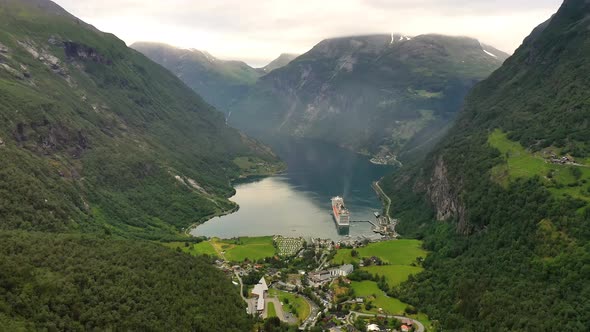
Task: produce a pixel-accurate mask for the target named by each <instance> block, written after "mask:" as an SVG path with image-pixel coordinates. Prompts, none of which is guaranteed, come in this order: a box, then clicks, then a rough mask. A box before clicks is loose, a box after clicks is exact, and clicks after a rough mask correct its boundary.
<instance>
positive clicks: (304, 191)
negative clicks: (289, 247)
mask: <svg viewBox="0 0 590 332" xmlns="http://www.w3.org/2000/svg"><path fill="white" fill-rule="evenodd" d="M273 148H274V150H275V151H276V152H277V153H278V154H279V155H280V157H281V158H282V159H283V160H284V161H286V162H287V165H288V167H289V169H288V171H287V172H286V173H285V174H282V175H279V176H273V177H267V178H262V179H255V180H249V181H247V182H242V183H236V184H234V185H235V187H236V195H235V196H234V197H232V198H231V199H232V200H233V201H235V202H236V203H238V204H239V205H240V210H239V211H238V212H236V213H234V214H230V215H227V216H223V217H218V218H214V219H211V220H209V221H208V222H206V223H204V224H203V225H200V226H199V227H197V228H196V229H194V230H193V231H192V234H193V235H205V236H218V237H222V238H229V237H234V236H259V235H274V234H281V235H286V236H305V237H309V236H313V237H322V238H339V237H342V236H345V235H348V234H350V235H351V236H356V235H360V234H366V235H371V234H373V233H372V232H371V229H370V226H371V225H370V224H369V223H366V222H361V223H352V225H351V226H350V228H347V229H341V230H338V229H337V226H336V224H335V222H334V220H333V218H332V215H331V214H330V213H331V203H330V198H331V197H332V196H336V195H341V196H343V197H344V199H345V202H346V205H347V207H348V209H349V210H350V211H351V220H372V219H373V218H374V217H373V212H374V211H380V210H381V203H380V202H379V199H378V197H377V195H376V194H375V192H374V191H373V188H371V183H372V182H373V181H375V180H377V179H379V178H380V177H382V176H383V175H385V174H386V173H387V172H390V171H391V170H392V168H390V167H384V166H377V165H373V164H371V163H369V162H368V160H367V158H365V157H363V156H360V155H357V154H354V153H352V152H350V151H347V150H344V149H341V148H338V147H334V146H332V145H328V144H324V143H318V142H312V141H309V140H305V141H289V142H286V141H282V142H278V143H277V144H275V145H274V146H273Z"/></svg>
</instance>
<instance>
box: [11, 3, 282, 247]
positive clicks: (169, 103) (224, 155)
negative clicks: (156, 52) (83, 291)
mask: <svg viewBox="0 0 590 332" xmlns="http://www.w3.org/2000/svg"><path fill="white" fill-rule="evenodd" d="M0 5H1V6H0V119H1V120H0V141H1V142H0V165H1V169H0V178H1V179H2V181H0V204H1V208H0V220H2V222H0V229H31V230H43V231H66V230H73V229H85V230H104V231H105V232H114V233H117V234H121V235H125V236H140V237H150V238H160V237H162V236H166V235H167V234H176V233H177V232H178V230H180V229H181V228H184V227H187V226H188V225H190V224H191V223H194V222H196V221H198V220H200V219H201V218H203V217H205V216H208V215H212V214H214V213H217V212H219V211H222V210H227V209H229V208H232V207H233V205H232V203H230V202H229V201H228V200H227V199H226V198H225V197H227V196H229V195H231V194H232V192H233V189H232V188H231V186H230V185H229V178H230V177H237V176H238V175H239V174H240V169H239V167H238V166H237V165H236V164H234V163H233V160H234V159H235V158H238V157H252V158H255V159H257V160H262V161H265V162H266V161H268V162H269V163H272V162H274V161H275V157H274V156H273V155H272V154H271V153H270V152H269V151H267V149H266V148H265V147H263V146H260V145H259V144H257V143H256V142H254V141H252V140H250V139H248V138H247V137H245V136H244V135H242V134H240V133H238V132H237V131H235V130H234V129H231V128H229V127H227V126H226V124H225V118H224V116H223V114H222V113H220V112H217V111H215V110H214V109H213V108H212V107H211V106H209V105H208V104H206V103H205V102H204V101H203V100H202V99H201V98H200V97H198V96H197V95H196V94H194V92H192V91H191V90H190V89H189V88H188V87H186V86H185V85H184V84H183V83H182V82H181V81H180V80H179V79H178V78H176V77H175V76H174V75H172V74H171V73H169V72H168V71H167V70H165V69H164V68H162V67H160V66H159V65H157V64H155V63H153V62H151V61H150V60H148V59H147V58H146V57H144V56H143V55H141V54H139V53H138V52H136V51H134V50H131V49H129V48H127V47H126V46H125V44H124V43H123V42H122V41H120V40H119V39H117V38H116V37H114V36H112V35H109V34H105V33H102V32H100V31H98V30H96V29H94V28H92V27H90V26H88V25H86V24H85V23H82V22H80V21H79V20H78V19H76V18H74V17H73V16H71V15H69V14H68V13H66V12H65V11H64V10H62V9H61V8H60V7H59V6H57V5H55V4H53V3H51V2H50V1H42V0H27V1H17V0H1V1H0Z"/></svg>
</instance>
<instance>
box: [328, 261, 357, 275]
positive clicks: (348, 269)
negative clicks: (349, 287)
mask: <svg viewBox="0 0 590 332" xmlns="http://www.w3.org/2000/svg"><path fill="white" fill-rule="evenodd" d="M328 271H329V272H330V276H331V277H346V276H347V275H349V274H351V273H352V271H354V266H352V264H344V265H342V266H340V267H337V268H333V269H330V270H328Z"/></svg>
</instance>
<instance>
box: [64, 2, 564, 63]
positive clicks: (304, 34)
mask: <svg viewBox="0 0 590 332" xmlns="http://www.w3.org/2000/svg"><path fill="white" fill-rule="evenodd" d="M54 1H55V2H57V3H58V4H59V5H61V6H62V7H64V8H65V9H66V10H67V11H69V12H70V13H72V14H74V15H75V16H77V17H79V18H81V19H82V20H84V21H86V22H87V23H89V24H92V25H94V26H95V27H97V28H98V29H100V30H102V31H105V32H111V33H114V34H115V35H117V36H118V37H119V38H121V39H122V40H124V41H125V42H126V43H127V44H128V45H130V44H132V43H134V42H137V41H155V42H163V43H167V44H170V45H173V46H177V47H181V48H195V49H199V50H204V51H208V52H209V53H211V54H212V55H214V56H216V57H218V58H221V59H232V60H242V61H245V62H247V63H248V64H250V65H251V66H255V67H261V66H264V65H266V64H267V63H268V62H270V61H271V60H273V59H274V58H276V57H278V56H279V54H281V53H299V54H301V53H305V52H306V51H308V50H309V49H311V48H312V47H313V46H314V45H315V44H317V43H318V42H320V41H321V40H323V39H325V38H331V37H341V36H350V35H361V34H371V33H392V32H394V33H402V34H405V35H408V36H416V35H419V34H424V33H440V34H447V35H461V36H470V37H475V38H477V39H479V40H480V41H481V42H483V43H486V44H489V45H492V46H494V47H496V48H498V49H500V50H503V51H505V52H507V53H512V52H513V51H514V50H515V49H516V48H517V47H518V46H519V45H520V44H521V42H522V40H523V39H524V38H525V37H526V36H527V35H528V34H529V33H530V32H531V30H532V29H534V28H535V27H536V26H537V25H539V24H540V23H542V22H543V21H545V20H547V19H548V18H549V17H550V16H551V15H552V14H553V13H555V12H556V11H557V9H558V8H559V6H560V5H561V3H562V0H206V1H205V0H54Z"/></svg>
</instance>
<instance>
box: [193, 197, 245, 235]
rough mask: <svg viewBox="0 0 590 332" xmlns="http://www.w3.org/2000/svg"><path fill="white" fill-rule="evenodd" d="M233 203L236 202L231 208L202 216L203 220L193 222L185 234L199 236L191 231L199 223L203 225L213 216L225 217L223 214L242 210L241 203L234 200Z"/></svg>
mask: <svg viewBox="0 0 590 332" xmlns="http://www.w3.org/2000/svg"><path fill="white" fill-rule="evenodd" d="M230 202H231V201H230ZM232 203H234V204H235V206H234V207H233V208H231V209H229V210H225V211H220V212H217V213H214V214H212V215H208V216H205V217H202V218H201V220H199V221H196V222H194V223H193V224H191V225H190V226H188V227H187V228H186V229H185V231H184V234H185V235H187V236H190V237H197V236H194V235H192V234H191V233H190V231H191V230H193V229H195V228H197V227H198V226H199V225H202V224H204V223H206V222H207V221H209V220H211V219H213V218H216V217H223V216H227V215H228V214H232V213H235V212H238V210H240V205H238V203H235V202H232Z"/></svg>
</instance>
